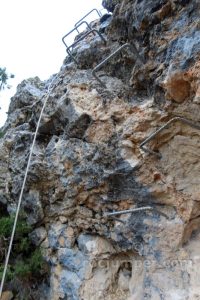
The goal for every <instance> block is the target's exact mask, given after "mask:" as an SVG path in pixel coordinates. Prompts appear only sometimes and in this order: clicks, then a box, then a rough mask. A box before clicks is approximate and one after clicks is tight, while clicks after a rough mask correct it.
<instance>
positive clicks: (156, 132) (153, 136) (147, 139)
mask: <svg viewBox="0 0 200 300" xmlns="http://www.w3.org/2000/svg"><path fill="white" fill-rule="evenodd" d="M176 121H180V122H182V123H184V124H187V125H189V126H191V127H193V128H195V129H198V130H200V125H198V124H195V123H193V122H191V121H190V120H188V119H185V118H183V117H175V118H173V119H171V120H169V121H168V122H167V123H166V124H165V125H163V126H161V127H160V128H159V129H158V130H156V131H155V132H153V133H152V134H151V135H150V136H149V137H148V138H146V139H145V140H144V141H143V142H142V143H141V144H140V148H141V149H142V150H143V151H144V152H147V153H149V154H153V155H156V156H157V157H159V158H161V157H162V156H161V154H160V153H157V152H155V151H153V150H151V149H149V148H146V147H144V146H145V145H146V144H147V143H148V142H150V141H151V140H153V139H154V138H155V137H156V135H158V134H159V133H160V132H161V131H163V130H164V129H165V128H167V127H168V126H169V125H170V124H172V123H173V122H176Z"/></svg>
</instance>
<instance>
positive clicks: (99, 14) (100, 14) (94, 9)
mask: <svg viewBox="0 0 200 300" xmlns="http://www.w3.org/2000/svg"><path fill="white" fill-rule="evenodd" d="M93 11H96V12H97V14H98V16H99V17H100V18H101V17H102V13H101V12H100V11H98V10H97V9H96V8H93V9H92V10H91V11H89V12H88V13H87V14H86V15H85V16H84V17H82V18H81V19H80V20H79V21H78V22H76V24H75V25H74V27H75V29H76V31H77V32H78V33H79V31H78V27H79V26H77V25H78V24H79V23H80V22H81V21H83V20H84V19H85V18H86V17H87V16H89V15H90V14H91V13H92V12H93Z"/></svg>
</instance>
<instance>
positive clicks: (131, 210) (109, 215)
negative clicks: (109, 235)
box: [104, 206, 153, 217]
mask: <svg viewBox="0 0 200 300" xmlns="http://www.w3.org/2000/svg"><path fill="white" fill-rule="evenodd" d="M152 209H153V208H152V207H151V206H144V207H138V208H133V209H127V210H120V211H113V212H110V213H104V217H111V216H117V215H124V214H132V213H134V212H138V211H143V210H152Z"/></svg>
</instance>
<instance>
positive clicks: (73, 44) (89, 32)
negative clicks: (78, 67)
mask: <svg viewBox="0 0 200 300" xmlns="http://www.w3.org/2000/svg"><path fill="white" fill-rule="evenodd" d="M83 23H86V24H87V26H88V28H89V31H88V32H86V33H85V34H84V35H82V36H81V37H80V38H78V39H77V40H76V41H75V42H73V43H72V44H71V45H70V46H67V44H66V42H65V38H66V37H67V36H69V35H70V34H71V33H72V32H73V31H74V30H76V29H77V27H76V28H74V29H72V30H71V31H69V32H68V33H67V34H66V35H64V36H63V38H62V41H63V43H64V45H65V46H66V48H67V49H66V51H67V53H68V55H69V56H70V57H71V59H72V60H73V61H74V62H75V63H76V64H78V61H77V60H76V59H75V57H74V56H73V55H72V52H71V49H73V48H74V47H75V46H76V45H77V44H78V43H79V42H80V41H82V40H84V39H85V38H86V37H87V36H88V35H89V34H91V33H93V34H94V35H95V33H96V34H97V35H98V36H99V37H100V38H101V39H102V41H103V42H104V43H106V40H105V38H104V37H103V35H102V34H101V33H100V32H99V31H98V30H97V29H92V28H91V26H90V25H89V24H88V23H87V22H86V21H83V22H81V23H80V24H79V25H78V27H79V26H81V25H82V24H83Z"/></svg>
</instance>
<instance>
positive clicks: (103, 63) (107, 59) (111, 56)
mask: <svg viewBox="0 0 200 300" xmlns="http://www.w3.org/2000/svg"><path fill="white" fill-rule="evenodd" d="M124 48H130V49H132V50H133V52H134V53H135V54H136V55H137V58H139V60H140V62H141V63H144V61H143V59H142V58H141V56H140V55H139V53H138V50H137V49H136V47H135V45H131V44H129V43H126V44H124V45H122V46H121V47H119V48H118V49H117V50H115V51H114V52H113V53H111V54H110V55H109V56H108V57H106V58H105V59H104V60H103V61H102V62H100V63H99V64H98V65H97V66H96V67H95V68H94V69H93V70H92V75H93V76H94V77H95V79H96V80H97V81H98V82H99V83H100V84H101V85H102V86H103V87H104V88H106V85H105V83H103V82H102V81H101V80H100V78H99V77H98V76H97V75H96V72H97V71H98V70H99V69H101V68H102V67H103V66H104V65H105V64H106V63H107V62H108V61H109V60H111V58H113V57H114V56H116V55H117V54H118V53H120V52H121V51H122V50H123V49H124Z"/></svg>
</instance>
